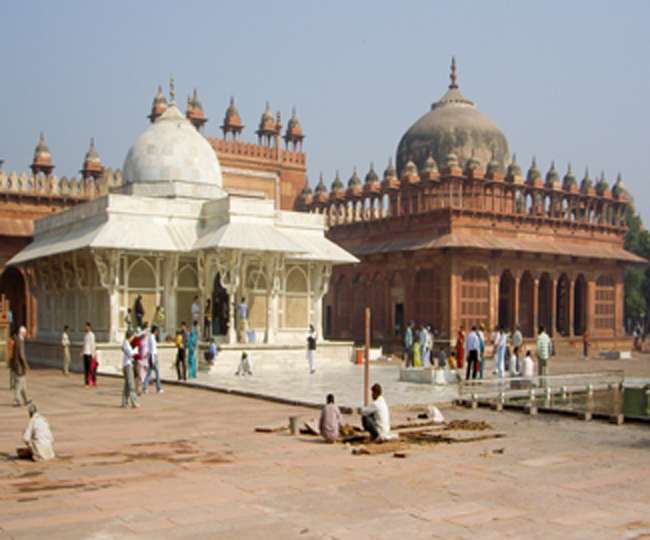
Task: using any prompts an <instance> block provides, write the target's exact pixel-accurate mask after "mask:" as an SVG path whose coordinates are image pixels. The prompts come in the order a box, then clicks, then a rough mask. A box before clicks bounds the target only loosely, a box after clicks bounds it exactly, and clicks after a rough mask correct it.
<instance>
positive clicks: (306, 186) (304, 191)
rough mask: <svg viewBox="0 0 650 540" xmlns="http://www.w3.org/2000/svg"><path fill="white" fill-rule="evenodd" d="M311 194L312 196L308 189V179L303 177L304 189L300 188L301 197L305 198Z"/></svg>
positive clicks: (309, 188)
mask: <svg viewBox="0 0 650 540" xmlns="http://www.w3.org/2000/svg"><path fill="white" fill-rule="evenodd" d="M311 194H312V190H311V187H309V179H308V178H307V177H306V176H305V187H304V188H302V195H303V196H306V195H311Z"/></svg>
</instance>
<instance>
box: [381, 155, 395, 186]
mask: <svg viewBox="0 0 650 540" xmlns="http://www.w3.org/2000/svg"><path fill="white" fill-rule="evenodd" d="M390 180H397V171H396V170H395V165H393V158H388V165H387V167H386V170H385V171H384V182H386V181H390Z"/></svg>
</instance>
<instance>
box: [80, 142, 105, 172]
mask: <svg viewBox="0 0 650 540" xmlns="http://www.w3.org/2000/svg"><path fill="white" fill-rule="evenodd" d="M80 172H81V177H82V178H93V179H94V180H98V179H99V178H101V176H102V174H103V173H104V167H103V165H102V160H101V159H100V158H99V154H98V153H97V148H95V138H94V137H93V138H91V139H90V147H89V148H88V152H86V156H85V157H84V162H83V165H82V166H81V171H80Z"/></svg>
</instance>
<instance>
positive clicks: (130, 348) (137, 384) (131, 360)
mask: <svg viewBox="0 0 650 540" xmlns="http://www.w3.org/2000/svg"><path fill="white" fill-rule="evenodd" d="M143 324H144V328H143V329H141V330H140V329H138V331H137V332H133V331H132V330H130V329H127V331H126V333H125V335H124V341H122V372H123V376H124V384H123V389H122V407H128V406H129V404H130V405H131V407H133V408H137V407H139V406H140V404H139V402H138V396H139V395H141V394H146V393H147V392H148V390H149V384H150V382H151V378H152V376H155V382H156V391H157V392H158V393H159V394H162V393H163V392H164V390H163V389H162V387H161V384H160V363H159V359H158V336H159V332H160V329H159V328H158V327H157V326H156V325H152V326H151V328H149V324H148V323H147V322H144V323H143Z"/></svg>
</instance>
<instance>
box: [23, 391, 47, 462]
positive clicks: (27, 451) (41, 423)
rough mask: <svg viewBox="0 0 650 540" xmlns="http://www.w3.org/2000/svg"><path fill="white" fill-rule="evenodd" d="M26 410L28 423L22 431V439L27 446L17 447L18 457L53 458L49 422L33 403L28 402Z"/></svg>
mask: <svg viewBox="0 0 650 540" xmlns="http://www.w3.org/2000/svg"><path fill="white" fill-rule="evenodd" d="M27 412H28V413H29V423H28V424H27V428H26V429H25V433H23V441H24V442H25V445H26V446H27V447H26V448H19V449H18V457H20V458H24V459H33V460H34V461H45V460H48V459H53V458H54V457H56V456H55V454H54V436H53V435H52V431H51V430H50V424H49V423H48V422H47V420H46V419H45V417H44V416H42V415H41V414H39V412H38V409H37V408H36V405H34V404H33V403H30V404H29V407H28V408H27Z"/></svg>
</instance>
